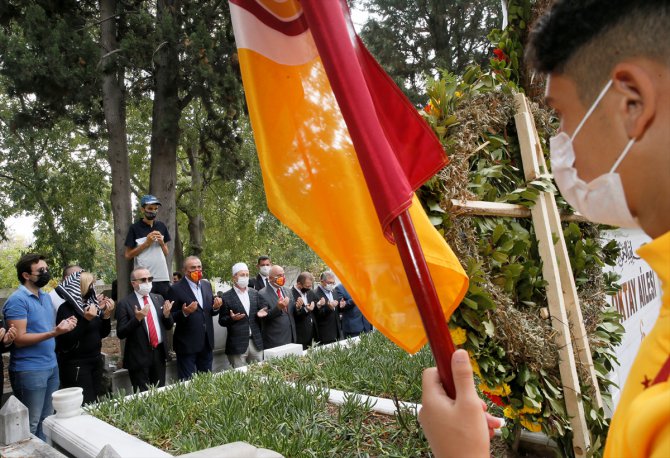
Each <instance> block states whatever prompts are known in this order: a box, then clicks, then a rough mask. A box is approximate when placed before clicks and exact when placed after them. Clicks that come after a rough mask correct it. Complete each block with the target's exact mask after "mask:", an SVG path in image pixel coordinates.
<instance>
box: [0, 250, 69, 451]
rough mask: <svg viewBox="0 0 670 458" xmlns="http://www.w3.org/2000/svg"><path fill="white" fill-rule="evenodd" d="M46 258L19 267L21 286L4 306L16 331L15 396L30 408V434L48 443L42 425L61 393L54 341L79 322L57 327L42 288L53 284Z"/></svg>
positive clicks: (29, 258) (32, 257)
mask: <svg viewBox="0 0 670 458" xmlns="http://www.w3.org/2000/svg"><path fill="white" fill-rule="evenodd" d="M44 259H45V258H44V256H41V255H39V254H35V253H29V254H25V255H23V256H21V258H20V259H19V261H18V262H17V263H16V274H17V277H18V279H19V283H20V284H21V285H20V286H19V287H18V289H17V290H16V291H14V292H13V293H12V295H11V296H9V298H8V299H7V302H5V305H4V307H3V315H4V317H5V321H6V322H7V326H8V327H10V328H11V327H12V326H13V327H14V328H15V329H16V337H15V339H14V346H13V347H12V349H11V353H10V359H9V380H10V382H11V384H12V391H13V392H14V396H16V398H17V399H18V400H19V401H21V402H22V403H23V404H24V405H25V406H26V407H27V408H28V417H29V423H30V432H31V433H32V434H34V435H35V436H37V437H39V438H40V439H42V440H46V438H45V436H44V433H43V432H42V421H43V420H44V419H45V418H46V417H48V416H49V415H51V414H53V406H52V404H51V394H52V393H53V392H54V391H56V390H57V389H58V385H59V384H60V379H59V377H58V362H57V361H56V352H55V349H56V340H55V339H54V337H56V336H59V335H61V334H65V333H66V332H70V331H72V330H73V329H74V328H75V326H76V325H77V318H76V317H74V316H71V317H69V318H66V319H64V320H63V321H61V322H60V323H58V325H57V326H54V325H55V322H56V311H55V310H54V307H53V305H52V303H51V298H50V297H49V295H48V294H46V293H45V292H43V291H42V290H41V289H40V288H42V287H43V286H45V285H46V284H47V283H49V280H51V274H50V272H49V267H48V266H47V263H46V261H45V260H44Z"/></svg>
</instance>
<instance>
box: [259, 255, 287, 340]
mask: <svg viewBox="0 0 670 458" xmlns="http://www.w3.org/2000/svg"><path fill="white" fill-rule="evenodd" d="M268 280H269V285H268V286H266V287H265V288H263V289H261V290H260V291H259V292H258V294H259V295H260V298H261V311H260V312H258V314H257V315H256V316H257V317H258V318H260V319H261V323H262V324H261V334H263V348H264V349H265V350H267V349H268V348H274V347H278V346H280V345H286V344H289V343H294V342H296V333H295V321H294V320H293V313H294V310H295V300H294V299H293V295H292V294H291V292H290V291H289V289H288V288H286V287H285V286H284V285H285V284H286V276H285V275H284V269H283V268H282V267H281V266H278V265H274V266H272V267H271V268H270V274H269V276H268Z"/></svg>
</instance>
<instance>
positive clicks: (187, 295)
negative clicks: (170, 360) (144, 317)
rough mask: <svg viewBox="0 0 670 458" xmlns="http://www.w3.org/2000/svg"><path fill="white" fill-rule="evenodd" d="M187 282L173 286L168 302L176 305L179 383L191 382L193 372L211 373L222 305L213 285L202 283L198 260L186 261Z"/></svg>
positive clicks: (183, 279) (174, 342)
mask: <svg viewBox="0 0 670 458" xmlns="http://www.w3.org/2000/svg"><path fill="white" fill-rule="evenodd" d="M183 271H184V278H182V279H181V280H180V281H178V282H177V283H174V284H173V285H172V286H170V289H169V290H168V297H167V298H168V299H169V300H171V301H173V302H174V306H173V307H172V318H173V319H174V322H175V330H174V337H173V347H174V351H175V353H176V354H177V375H178V377H179V380H188V379H190V378H191V376H192V375H193V373H194V372H210V371H211V370H212V351H213V349H214V325H213V322H212V317H213V316H216V315H218V314H219V308H220V307H221V304H222V301H221V298H220V297H216V296H214V293H213V292H212V285H211V284H210V283H209V282H208V281H203V280H202V262H200V259H199V258H197V257H195V256H189V257H188V258H186V259H185V260H184V267H183Z"/></svg>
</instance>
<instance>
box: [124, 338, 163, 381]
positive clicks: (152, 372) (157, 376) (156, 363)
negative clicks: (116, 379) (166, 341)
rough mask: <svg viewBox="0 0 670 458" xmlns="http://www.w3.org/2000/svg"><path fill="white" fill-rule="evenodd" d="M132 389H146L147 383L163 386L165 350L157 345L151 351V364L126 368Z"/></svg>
mask: <svg viewBox="0 0 670 458" xmlns="http://www.w3.org/2000/svg"><path fill="white" fill-rule="evenodd" d="M128 377H130V383H131V385H133V391H135V392H137V391H147V390H148V389H149V385H156V386H159V387H160V386H165V350H163V345H159V346H158V347H156V348H155V349H153V350H152V351H151V364H149V366H146V367H140V368H135V369H128Z"/></svg>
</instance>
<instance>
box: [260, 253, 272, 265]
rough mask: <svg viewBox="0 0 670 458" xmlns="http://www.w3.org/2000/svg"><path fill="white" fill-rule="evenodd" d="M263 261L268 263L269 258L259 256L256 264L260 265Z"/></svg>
mask: <svg viewBox="0 0 670 458" xmlns="http://www.w3.org/2000/svg"><path fill="white" fill-rule="evenodd" d="M263 261H270V256H266V255H262V256H259V257H258V262H257V264H260V263H261V262H263Z"/></svg>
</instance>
